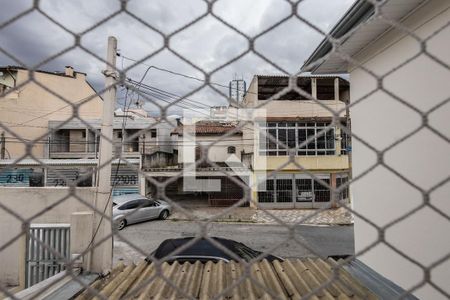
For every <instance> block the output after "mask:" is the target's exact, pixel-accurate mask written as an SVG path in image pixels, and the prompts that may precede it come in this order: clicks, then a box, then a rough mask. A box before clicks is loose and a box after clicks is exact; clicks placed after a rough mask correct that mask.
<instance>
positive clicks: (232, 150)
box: [227, 146, 236, 154]
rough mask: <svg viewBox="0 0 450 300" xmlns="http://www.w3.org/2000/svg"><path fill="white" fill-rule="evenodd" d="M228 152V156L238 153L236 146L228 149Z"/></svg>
mask: <svg viewBox="0 0 450 300" xmlns="http://www.w3.org/2000/svg"><path fill="white" fill-rule="evenodd" d="M227 152H228V154H233V153H236V147H234V146H230V147H228V149H227Z"/></svg>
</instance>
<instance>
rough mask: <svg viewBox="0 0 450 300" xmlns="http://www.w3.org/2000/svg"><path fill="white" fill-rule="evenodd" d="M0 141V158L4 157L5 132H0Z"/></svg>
mask: <svg viewBox="0 0 450 300" xmlns="http://www.w3.org/2000/svg"><path fill="white" fill-rule="evenodd" d="M0 143H1V144H2V149H1V151H0V157H1V159H5V152H6V145H5V132H2V137H1V141H0Z"/></svg>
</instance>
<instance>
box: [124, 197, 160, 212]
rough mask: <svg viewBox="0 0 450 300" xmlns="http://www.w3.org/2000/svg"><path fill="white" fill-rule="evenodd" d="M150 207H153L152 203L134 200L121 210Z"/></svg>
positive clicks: (144, 200)
mask: <svg viewBox="0 0 450 300" xmlns="http://www.w3.org/2000/svg"><path fill="white" fill-rule="evenodd" d="M150 206H153V202H152V201H149V200H146V199H141V200H133V201H130V202H127V203H125V204H124V205H122V206H121V207H119V210H127V209H136V208H138V207H150Z"/></svg>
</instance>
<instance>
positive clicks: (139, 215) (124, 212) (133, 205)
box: [112, 194, 172, 230]
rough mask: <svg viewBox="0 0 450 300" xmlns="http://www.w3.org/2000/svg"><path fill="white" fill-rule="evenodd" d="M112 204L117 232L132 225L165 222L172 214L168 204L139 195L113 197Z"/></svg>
mask: <svg viewBox="0 0 450 300" xmlns="http://www.w3.org/2000/svg"><path fill="white" fill-rule="evenodd" d="M112 202H113V212H112V213H113V222H114V224H115V226H116V228H117V229H118V230H122V229H123V228H124V227H125V226H127V225H130V224H133V223H138V222H143V221H148V220H152V219H161V220H165V219H167V217H168V216H169V215H170V214H171V213H172V207H171V206H170V204H169V203H167V202H165V201H162V200H153V199H149V198H147V197H145V196H142V195H140V194H127V195H121V196H114V197H113V199H112Z"/></svg>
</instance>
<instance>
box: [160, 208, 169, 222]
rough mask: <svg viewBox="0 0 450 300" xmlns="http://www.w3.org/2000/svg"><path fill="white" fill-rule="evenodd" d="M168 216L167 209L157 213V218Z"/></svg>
mask: <svg viewBox="0 0 450 300" xmlns="http://www.w3.org/2000/svg"><path fill="white" fill-rule="evenodd" d="M168 216H169V212H168V211H167V210H163V211H162V212H161V213H160V214H159V218H160V219H161V220H165V219H167V217H168Z"/></svg>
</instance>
